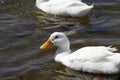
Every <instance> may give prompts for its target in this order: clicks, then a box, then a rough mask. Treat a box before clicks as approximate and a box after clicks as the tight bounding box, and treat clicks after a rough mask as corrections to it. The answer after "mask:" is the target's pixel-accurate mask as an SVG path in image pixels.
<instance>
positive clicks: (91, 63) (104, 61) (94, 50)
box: [40, 32, 120, 74]
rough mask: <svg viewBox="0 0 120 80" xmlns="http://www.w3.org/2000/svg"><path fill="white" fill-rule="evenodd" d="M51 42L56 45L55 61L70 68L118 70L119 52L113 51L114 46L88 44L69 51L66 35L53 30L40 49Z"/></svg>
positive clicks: (95, 71)
mask: <svg viewBox="0 0 120 80" xmlns="http://www.w3.org/2000/svg"><path fill="white" fill-rule="evenodd" d="M52 44H54V45H56V46H58V49H57V51H56V56H55V61H57V62H61V63H62V64H64V65H65V66H67V67H69V68H71V69H74V70H81V71H84V72H91V73H105V74H114V73H119V72H120V53H114V51H116V50H117V49H116V48H111V47H105V46H89V47H83V48H80V49H79V50H77V51H75V52H73V53H71V50H70V42H69V40H68V38H67V37H66V35H65V34H64V33H61V32H54V33H53V34H51V36H50V37H49V39H48V40H47V41H46V42H45V43H44V44H43V45H42V46H41V47H40V49H44V48H47V47H48V46H50V45H52Z"/></svg>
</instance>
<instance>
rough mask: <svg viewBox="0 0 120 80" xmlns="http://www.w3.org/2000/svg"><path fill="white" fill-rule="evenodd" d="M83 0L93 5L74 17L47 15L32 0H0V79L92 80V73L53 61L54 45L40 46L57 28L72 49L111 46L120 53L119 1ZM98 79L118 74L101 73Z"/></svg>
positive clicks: (110, 78)
mask: <svg viewBox="0 0 120 80" xmlns="http://www.w3.org/2000/svg"><path fill="white" fill-rule="evenodd" d="M83 1H84V2H86V3H87V4H92V3H94V5H95V6H94V8H93V10H92V11H91V12H90V13H89V15H87V16H85V17H83V18H77V17H63V16H55V15H51V14H46V13H44V12H42V11H41V10H39V9H37V8H36V6H35V0H0V80H92V78H93V77H94V76H95V74H91V73H84V72H80V71H74V70H71V69H69V68H67V67H65V66H64V65H62V64H60V63H56V62H55V61H54V53H55V51H56V49H57V48H56V47H50V48H48V49H45V50H40V49H39V47H40V45H41V44H42V43H44V42H45V41H46V40H47V39H48V37H49V35H50V34H51V33H53V32H55V31H60V32H65V33H66V34H67V36H68V38H69V39H70V42H71V49H72V51H75V50H77V49H79V48H81V47H84V46H97V45H104V46H110V45H112V46H113V47H117V48H118V52H120V6H119V3H120V0H83ZM88 66H89V65H88ZM101 80H120V77H119V75H103V76H102V77H101Z"/></svg>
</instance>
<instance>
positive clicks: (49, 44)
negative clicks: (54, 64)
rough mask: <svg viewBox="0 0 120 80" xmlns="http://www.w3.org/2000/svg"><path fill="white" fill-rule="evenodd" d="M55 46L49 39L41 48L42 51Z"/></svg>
mask: <svg viewBox="0 0 120 80" xmlns="http://www.w3.org/2000/svg"><path fill="white" fill-rule="evenodd" d="M52 45H53V43H52V42H51V41H50V39H48V40H47V41H46V42H45V43H44V44H43V45H42V46H41V47H40V49H45V48H47V47H49V46H52Z"/></svg>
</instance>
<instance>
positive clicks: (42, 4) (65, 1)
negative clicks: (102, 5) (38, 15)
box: [36, 0, 93, 17]
mask: <svg viewBox="0 0 120 80" xmlns="http://www.w3.org/2000/svg"><path fill="white" fill-rule="evenodd" d="M36 6H37V7H38V8H39V9H41V10H42V11H44V12H46V13H50V14H54V15H63V16H73V17H83V16H85V15H87V14H88V13H89V12H90V11H91V9H92V8H93V5H90V6H88V5H87V4H85V3H83V2H81V0H36Z"/></svg>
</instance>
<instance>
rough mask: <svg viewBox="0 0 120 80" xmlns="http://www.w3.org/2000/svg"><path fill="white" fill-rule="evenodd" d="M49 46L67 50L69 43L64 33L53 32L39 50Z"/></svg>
mask: <svg viewBox="0 0 120 80" xmlns="http://www.w3.org/2000/svg"><path fill="white" fill-rule="evenodd" d="M51 45H55V46H58V47H60V48H69V46H70V42H69V40H68V38H67V37H66V35H65V34H64V33H61V32H54V33H52V34H51V36H50V37H49V39H48V40H47V41H46V42H45V43H44V44H43V45H42V46H41V47H40V49H45V48H47V47H49V46H51Z"/></svg>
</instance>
